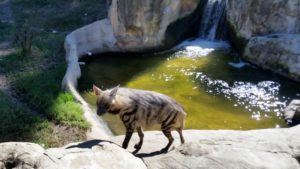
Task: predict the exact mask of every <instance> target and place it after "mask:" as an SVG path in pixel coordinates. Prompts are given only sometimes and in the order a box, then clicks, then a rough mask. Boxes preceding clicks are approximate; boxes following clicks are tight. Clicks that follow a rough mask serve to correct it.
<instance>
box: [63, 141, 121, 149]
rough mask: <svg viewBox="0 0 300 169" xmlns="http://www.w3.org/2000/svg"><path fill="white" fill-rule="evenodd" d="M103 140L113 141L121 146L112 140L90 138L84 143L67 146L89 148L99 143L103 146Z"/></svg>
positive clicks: (69, 147)
mask: <svg viewBox="0 0 300 169" xmlns="http://www.w3.org/2000/svg"><path fill="white" fill-rule="evenodd" d="M103 142H106V143H111V144H115V145H117V146H119V145H118V144H116V143H114V142H111V141H108V140H89V141H86V142H82V143H79V144H75V145H71V146H68V147H66V149H71V148H88V149H91V148H92V147H94V146H97V145H99V146H102V145H100V143H103ZM119 147H120V146H119Z"/></svg>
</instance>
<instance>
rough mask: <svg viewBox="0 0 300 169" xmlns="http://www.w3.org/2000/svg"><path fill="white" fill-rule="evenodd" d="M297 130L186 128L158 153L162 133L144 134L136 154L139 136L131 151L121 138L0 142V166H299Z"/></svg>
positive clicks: (297, 168) (217, 168) (68, 168)
mask: <svg viewBox="0 0 300 169" xmlns="http://www.w3.org/2000/svg"><path fill="white" fill-rule="evenodd" d="M299 130H300V126H296V127H293V128H289V129H264V130H252V131H229V130H219V131H200V130H185V131H184V132H183V134H184V136H185V139H186V143H185V144H183V145H179V138H178V136H177V133H173V135H174V136H175V143H174V146H175V147H173V148H172V149H171V150H170V151H169V152H168V153H162V152H160V151H158V150H160V149H161V148H162V147H163V146H164V145H165V144H167V139H166V138H165V136H164V135H163V134H162V132H158V131H152V132H145V138H144V139H145V140H144V145H143V147H142V149H141V150H140V152H138V153H137V154H135V156H134V155H132V154H131V153H130V152H131V151H133V145H134V143H136V142H138V136H137V134H134V135H133V138H132V140H131V142H130V145H129V151H127V150H124V149H122V148H120V146H118V145H120V144H121V142H122V140H123V139H124V136H118V137H112V138H110V139H108V141H104V140H90V141H87V142H82V143H73V144H70V145H67V146H65V147H62V148H51V149H47V150H45V149H44V148H42V147H41V146H39V145H36V144H32V143H14V142H13V143H1V144H0V168H1V169H10V168H23V169H31V168H35V169H42V168H43V169H60V168H62V169H77V168H78V169H83V168H103V169H106V168H107V169H112V168H116V169H117V168H130V169H134V168H138V169H143V168H146V167H147V168H150V169H152V168H153V169H160V168H161V169H182V168H191V169H193V168H214V169H224V168H238V169H257V168H264V169H300V164H299V161H300V144H299V143H300V133H299ZM100 139H101V138H100ZM142 160H143V161H142Z"/></svg>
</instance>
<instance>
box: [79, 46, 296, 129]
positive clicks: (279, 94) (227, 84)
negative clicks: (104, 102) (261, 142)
mask: <svg viewBox="0 0 300 169" xmlns="http://www.w3.org/2000/svg"><path fill="white" fill-rule="evenodd" d="M237 58H238V57H237V55H236V54H235V53H228V52H226V53H225V52H221V51H217V52H212V53H210V54H209V55H208V56H205V57H188V56H185V55H184V54H175V53H174V52H173V53H167V54H166V53H165V54H148V55H147V54H102V55H99V56H96V57H89V58H85V59H84V60H82V61H84V62H85V63H86V64H85V65H83V66H81V68H82V77H81V79H80V80H79V87H78V88H79V91H80V93H81V95H82V96H83V98H84V99H86V100H87V101H88V102H89V103H90V104H92V105H94V106H95V95H94V94H93V93H92V89H91V87H92V85H93V84H96V85H98V86H100V87H101V88H103V89H106V88H110V87H114V86H116V85H118V84H120V85H121V86H122V87H130V88H137V89H144V90H152V91H157V92H161V93H163V94H166V95H168V96H171V97H173V98H174V99H176V100H177V101H178V102H179V103H181V104H182V105H183V107H184V108H185V110H186V112H187V119H186V128H188V129H238V130H247V129H258V128H275V127H286V123H285V122H284V120H283V117H282V111H283V108H284V107H285V105H286V104H287V103H288V102H289V101H290V100H291V99H294V98H297V97H298V98H299V97H300V94H299V93H300V86H299V84H297V83H295V82H293V81H290V80H288V79H285V78H282V77H280V76H278V75H275V74H273V73H271V72H268V71H264V70H261V69H259V68H257V67H255V66H253V65H250V64H248V65H246V66H244V67H242V68H235V67H232V66H230V64H229V63H231V62H236V61H237V60H238V59H237ZM103 118H104V120H105V121H106V122H107V123H108V126H109V128H110V129H111V130H112V132H113V133H114V134H124V127H123V124H122V122H121V121H120V119H119V117H118V116H113V115H109V114H106V115H104V117H103Z"/></svg>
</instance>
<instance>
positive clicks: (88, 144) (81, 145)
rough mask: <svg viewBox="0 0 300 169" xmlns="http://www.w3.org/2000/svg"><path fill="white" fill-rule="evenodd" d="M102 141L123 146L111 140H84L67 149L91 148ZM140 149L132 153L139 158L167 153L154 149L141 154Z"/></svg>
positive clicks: (99, 144)
mask: <svg viewBox="0 0 300 169" xmlns="http://www.w3.org/2000/svg"><path fill="white" fill-rule="evenodd" d="M101 143H110V144H115V145H117V146H118V147H120V148H122V147H121V146H120V145H119V144H117V143H114V142H112V141H109V140H89V141H85V142H82V143H78V144H75V145H71V146H68V147H66V149H72V148H82V149H91V148H92V147H94V146H101ZM139 150H140V149H136V150H134V151H133V152H131V153H132V154H133V155H135V156H136V157H139V158H145V157H152V156H156V155H160V154H164V153H166V152H165V151H154V152H151V153H139V154H137V153H138V151H139Z"/></svg>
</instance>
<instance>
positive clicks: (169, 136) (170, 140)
mask: <svg viewBox="0 0 300 169" xmlns="http://www.w3.org/2000/svg"><path fill="white" fill-rule="evenodd" d="M162 132H163V133H164V135H165V136H166V137H167V138H168V140H169V143H168V144H167V146H166V147H165V148H163V149H161V151H163V152H167V151H168V150H169V148H170V147H171V145H172V144H173V142H174V138H173V136H172V134H171V130H170V129H168V130H163V131H162Z"/></svg>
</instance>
